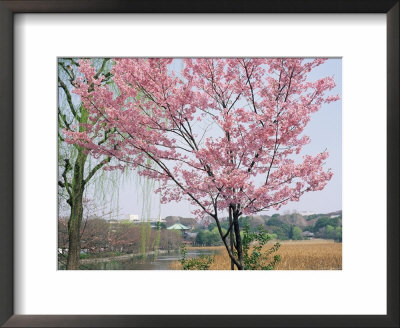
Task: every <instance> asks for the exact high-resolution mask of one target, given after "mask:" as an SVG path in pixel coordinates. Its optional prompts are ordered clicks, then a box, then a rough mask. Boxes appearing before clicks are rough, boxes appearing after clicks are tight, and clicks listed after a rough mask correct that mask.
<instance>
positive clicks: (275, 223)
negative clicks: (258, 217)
mask: <svg viewBox="0 0 400 328" xmlns="http://www.w3.org/2000/svg"><path fill="white" fill-rule="evenodd" d="M266 224H267V226H274V227H280V226H282V224H283V222H282V221H281V220H279V219H278V217H277V216H275V217H274V216H272V217H271V218H270V219H269V220H268V221H267V223H266Z"/></svg>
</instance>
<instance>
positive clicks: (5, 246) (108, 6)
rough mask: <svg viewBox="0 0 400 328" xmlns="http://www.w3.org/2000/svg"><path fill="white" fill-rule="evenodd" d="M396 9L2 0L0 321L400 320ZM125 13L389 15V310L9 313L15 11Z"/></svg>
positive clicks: (369, 0)
mask: <svg viewBox="0 0 400 328" xmlns="http://www.w3.org/2000/svg"><path fill="white" fill-rule="evenodd" d="M399 8H400V5H399V1H398V0H270V1H266V0H203V1H185V0H170V1H165V0H147V1H146V0H137V1H135V0H134V1H127V0H92V1H88V0H80V1H76V0H58V1H56V0H38V1H36V0H34V1H29V0H28V1H19V0H13V1H12V0H8V1H7V0H0V63H1V64H2V67H1V74H0V108H1V119H0V147H1V148H0V149H1V150H2V152H1V156H0V208H1V215H0V324H2V325H4V327H201V326H206V327H225V326H229V327H399V278H398V277H399V199H400V197H399V185H400V184H399V171H400V170H399V169H400V167H399V149H400V143H399V139H400V138H399V92H398V90H399V27H400V26H399ZM129 12H131V13H385V14H386V16H387V315H345V316H342V315H326V316H323V315H301V316H300V315H291V316H281V315H268V316H263V315H252V316H242V315H240V316H223V315H213V316H201V315H200V316H199V315H196V316H187V315H182V316H180V315H171V316H158V315H150V316H149V315H148V316H145V315H140V316H129V315H117V316H111V315H108V316H99V315H94V316H90V315H35V316H31V315H14V297H13V285H14V279H13V277H14V271H13V213H14V211H13V209H14V204H13V200H14V197H13V192H14V188H13V176H14V170H13V167H14V163H13V156H14V146H13V140H14V138H13V135H14V132H15V133H18V130H17V129H15V130H14V124H16V123H15V122H14V120H13V27H14V25H13V24H14V23H13V21H14V14H16V13H129ZM371 265H372V264H371ZM366 270H368V268H366ZM366 288H367V286H366Z"/></svg>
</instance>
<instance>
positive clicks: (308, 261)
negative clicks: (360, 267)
mask: <svg viewBox="0 0 400 328" xmlns="http://www.w3.org/2000/svg"><path fill="white" fill-rule="evenodd" d="M280 243H281V247H280V249H279V251H278V252H277V253H276V254H279V255H280V256H281V261H280V262H279V263H278V265H277V267H276V270H341V269H342V243H335V242H333V241H331V240H323V239H314V240H300V241H282V242H280ZM272 245H273V243H271V242H270V243H268V244H267V245H266V246H265V247H266V249H267V248H270V247H271V246H272ZM195 248H201V249H209V250H214V251H216V255H215V261H214V263H213V264H212V265H211V267H210V270H229V269H230V260H229V256H228V255H227V254H226V251H225V248H224V247H223V246H219V247H193V248H192V249H195ZM189 249H190V248H189ZM274 254H275V253H274ZM170 269H173V270H180V269H182V266H181V264H180V263H179V262H174V263H172V265H171V266H170Z"/></svg>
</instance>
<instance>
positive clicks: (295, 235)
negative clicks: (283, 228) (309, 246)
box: [292, 226, 303, 240]
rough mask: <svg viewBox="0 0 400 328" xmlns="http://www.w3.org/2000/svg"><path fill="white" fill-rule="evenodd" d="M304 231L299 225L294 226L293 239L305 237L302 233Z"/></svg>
mask: <svg viewBox="0 0 400 328" xmlns="http://www.w3.org/2000/svg"><path fill="white" fill-rule="evenodd" d="M302 232H303V231H302V230H301V229H300V228H299V227H297V226H294V227H293V229H292V239H293V240H301V239H303V236H302V235H301V233H302Z"/></svg>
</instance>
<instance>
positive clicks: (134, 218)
mask: <svg viewBox="0 0 400 328" xmlns="http://www.w3.org/2000/svg"><path fill="white" fill-rule="evenodd" d="M129 221H132V222H140V221H139V215H137V214H130V215H129Z"/></svg>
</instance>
